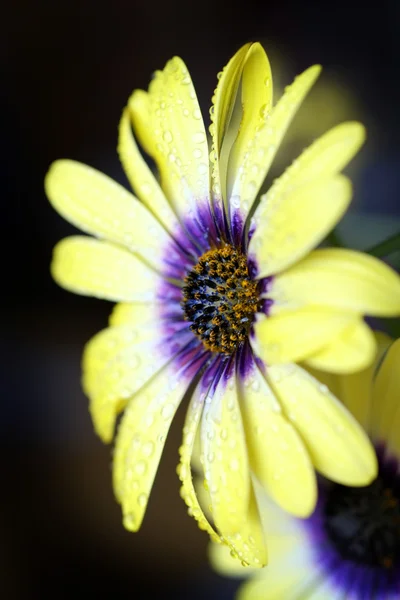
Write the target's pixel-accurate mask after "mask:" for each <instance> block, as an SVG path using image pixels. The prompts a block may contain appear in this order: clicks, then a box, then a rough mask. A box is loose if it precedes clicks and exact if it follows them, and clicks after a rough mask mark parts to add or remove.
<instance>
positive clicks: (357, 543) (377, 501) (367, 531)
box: [324, 474, 400, 569]
mask: <svg viewBox="0 0 400 600" xmlns="http://www.w3.org/2000/svg"><path fill="white" fill-rule="evenodd" d="M387 479H388V478H387V477H383V476H382V474H380V475H379V476H378V478H377V479H376V480H375V481H374V482H373V483H371V484H370V485H369V486H367V487H363V488H349V487H345V486H343V485H337V484H335V485H334V486H333V487H332V488H331V490H330V491H328V495H327V499H326V504H325V509H324V523H325V530H326V532H327V535H328V537H329V539H330V540H331V542H332V544H333V545H334V546H335V547H336V549H337V551H338V552H339V554H340V555H341V556H342V558H343V559H345V560H351V561H354V562H357V563H361V564H363V565H368V566H371V567H384V568H385V569H391V568H392V567H396V566H398V565H399V563H400V494H399V490H398V486H397V485H391V483H392V482H390V481H388V480H387ZM394 479H395V477H394V478H393V484H394V483H395V481H394Z"/></svg>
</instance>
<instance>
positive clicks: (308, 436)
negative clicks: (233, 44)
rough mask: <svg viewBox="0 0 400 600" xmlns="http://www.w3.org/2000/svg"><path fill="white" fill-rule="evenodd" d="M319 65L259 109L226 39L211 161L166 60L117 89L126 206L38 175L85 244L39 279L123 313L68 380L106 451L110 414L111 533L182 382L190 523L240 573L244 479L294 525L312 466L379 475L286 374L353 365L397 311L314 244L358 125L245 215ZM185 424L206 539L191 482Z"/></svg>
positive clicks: (250, 68)
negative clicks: (117, 509)
mask: <svg viewBox="0 0 400 600" xmlns="http://www.w3.org/2000/svg"><path fill="white" fill-rule="evenodd" d="M319 71H320V68H319V67H318V66H314V67H311V68H310V69H308V70H306V71H305V72H304V73H302V74H301V75H300V76H299V77H297V78H296V80H295V81H294V82H293V84H292V85H291V86H289V87H288V88H287V89H286V91H285V94H284V95H283V97H282V98H281V100H280V101H279V102H278V103H277V104H276V106H274V107H272V79H271V73H270V67H269V63H268V59H267V56H266V54H265V52H264V50H263V49H262V47H261V46H260V44H247V45H245V46H244V47H243V48H241V49H240V50H239V51H238V52H237V54H235V56H234V57H233V58H232V59H231V60H230V62H229V63H228V65H227V66H226V67H225V69H224V70H223V72H222V73H221V74H220V75H219V82H218V85H217V88H216V90H215V96H214V98H213V106H212V109H211V111H210V112H211V119H212V125H211V127H210V132H211V135H212V148H211V154H210V161H209V148H208V145H207V135H206V130H205V126H204V123H203V119H202V116H201V112H200V109H199V105H198V101H197V98H196V94H195V91H194V88H193V85H192V81H191V79H190V76H189V73H188V71H187V68H186V66H185V65H184V63H183V62H182V60H181V59H179V58H176V57H175V58H173V59H172V60H170V61H169V62H168V63H167V65H166V67H165V69H164V70H163V71H157V72H156V73H155V75H154V78H153V80H152V82H151V84H150V87H149V90H148V92H144V91H141V90H137V91H135V92H134V93H133V95H132V96H131V98H130V99H129V103H128V107H127V108H126V109H125V110H124V112H123V115H122V120H121V123H120V129H119V143H118V149H119V155H120V158H121V161H122V164H123V167H124V169H125V172H126V174H127V176H128V178H129V181H130V183H131V185H132V187H133V189H134V191H135V193H136V194H137V198H136V197H135V196H133V195H132V194H130V193H129V192H128V191H126V190H125V189H124V188H122V187H121V186H120V185H118V184H117V183H115V182H113V181H111V180H110V179H109V178H107V177H106V176H105V175H103V174H101V173H99V172H97V171H95V170H93V169H91V168H90V167H87V166H85V165H82V164H79V163H76V162H73V161H69V160H62V161H58V162H56V163H54V164H53V165H52V167H51V169H50V171H49V173H48V175H47V177H46V191H47V195H48V197H49V199H50V201H51V203H52V204H53V206H54V207H55V208H56V210H58V212H59V213H60V214H61V215H63V216H64V217H65V218H66V219H68V220H69V221H70V222H71V223H73V224H75V225H77V226H79V227H80V228H81V229H82V230H84V231H85V232H87V233H90V234H93V235H95V236H96V237H97V238H98V239H94V238H91V237H80V236H75V237H71V238H67V239H65V240H63V241H61V242H60V243H59V244H58V245H57V246H56V248H55V251H54V259H53V263H52V274H53V276H54V278H55V280H56V281H57V282H58V283H59V284H60V285H62V286H64V287H65V288H67V289H69V290H71V291H74V292H76V293H81V294H87V295H93V296H97V297H99V298H105V299H108V300H111V301H114V302H119V303H120V304H118V305H117V306H116V308H115V310H114V311H113V313H112V315H111V319H110V327H109V328H108V329H105V330H104V331H102V332H100V333H99V334H98V335H96V336H95V337H94V338H93V339H92V340H91V341H90V342H89V343H88V345H87V347H86V349H85V353H84V358H83V371H84V377H83V383H84V389H85V392H86V394H87V395H88V397H89V399H90V411H91V414H92V417H93V421H94V425H95V428H96V431H97V433H98V434H99V435H100V437H101V438H102V439H103V440H104V441H105V442H110V441H112V438H113V435H114V426H115V420H116V417H117V415H118V413H120V412H121V411H122V410H123V409H125V414H124V416H123V419H122V421H121V425H120V427H119V430H118V433H117V435H116V441H115V452H114V460H113V480H114V490H115V494H116V497H117V499H118V501H119V502H120V503H121V505H122V511H123V515H124V524H125V526H126V527H127V528H128V529H130V530H134V531H136V530H137V529H138V528H139V527H140V525H141V522H142V519H143V516H144V513H145V509H146V505H147V501H148V497H149V494H150V490H151V487H152V484H153V480H154V477H155V473H156V470H157V467H158V463H159V460H160V456H161V453H162V450H163V447H164V442H165V437H166V435H167V433H168V428H169V426H170V423H171V421H172V419H173V417H174V414H175V412H176V410H177V408H178V406H179V404H180V402H181V400H182V398H183V397H184V396H185V394H186V393H187V392H188V390H189V389H190V393H191V400H190V405H189V409H188V413H187V419H186V424H185V427H184V438H183V445H182V447H181V451H180V452H181V463H180V467H179V475H180V478H181V481H182V484H183V486H182V495H183V497H184V499H185V501H186V502H187V504H188V505H189V507H190V512H191V513H192V514H193V516H194V517H195V518H196V519H197V520H198V522H199V525H200V527H201V528H203V529H206V530H207V531H208V532H209V533H210V535H211V536H212V537H213V539H218V540H220V541H223V542H224V543H226V544H228V545H229V546H230V548H231V549H232V551H233V552H234V553H236V554H237V555H238V556H239V557H240V558H241V559H242V560H243V561H244V562H246V563H251V564H253V565H262V564H265V562H266V550H265V545H264V541H263V532H262V528H261V525H260V520H259V515H258V509H257V505H256V501H255V497H254V492H253V484H252V479H251V476H250V474H251V473H254V474H255V475H256V476H257V477H258V478H259V479H260V481H261V482H262V483H263V484H264V485H265V486H267V488H268V489H269V490H270V492H271V494H272V495H273V496H274V497H275V498H276V500H277V501H278V502H280V503H281V504H282V506H283V507H284V508H286V509H287V510H289V511H291V512H293V513H294V514H296V515H302V516H303V515H307V514H310V512H311V511H312V510H313V508H314V505H315V500H316V480H315V472H314V467H315V468H316V469H317V470H318V471H320V472H321V473H323V474H325V475H326V476H327V477H330V478H332V479H334V480H335V481H341V482H343V483H350V484H354V485H363V484H365V483H368V482H370V481H371V480H372V478H373V477H374V476H375V474H376V460H375V455H374V453H373V450H372V447H371V445H370V443H369V441H368V438H367V437H366V436H365V434H364V433H363V431H362V430H361V429H360V427H359V426H358V424H357V423H356V422H355V421H354V419H353V418H352V417H351V416H350V415H349V414H348V412H347V411H346V410H345V409H343V408H342V406H341V404H340V403H339V402H338V401H337V400H336V399H335V398H334V396H332V394H331V393H330V392H329V390H328V389H327V388H326V387H325V386H322V385H321V384H320V383H319V382H318V381H317V380H316V379H315V378H313V377H312V376H310V375H309V374H308V373H307V372H306V371H304V370H303V369H302V368H301V367H299V366H297V365H296V364H295V363H296V362H297V361H304V362H305V363H306V364H308V365H315V366H319V367H324V368H325V369H328V370H332V371H352V370H355V369H359V368H361V367H363V366H365V365H366V364H368V363H370V362H371V361H372V360H373V357H374V353H375V342H374V338H373V336H372V335H371V332H370V330H369V328H368V327H367V326H366V325H365V323H364V322H363V320H362V314H363V313H368V314H373V315H384V316H389V315H395V314H399V313H400V279H399V277H398V276H397V275H396V274H395V273H394V271H392V270H391V269H390V268H389V267H387V266H386V265H385V264H383V263H381V262H379V261H378V260H376V259H374V258H371V257H369V256H364V255H363V254H360V253H357V252H352V251H347V250H331V249H321V250H315V251H313V252H311V250H312V248H313V247H315V246H316V245H317V244H318V243H319V242H320V241H321V240H323V238H324V237H325V236H326V234H327V233H328V232H329V230H330V229H331V228H332V227H333V226H334V225H335V224H336V222H337V221H338V220H339V219H340V217H341V216H342V214H343V212H344V211H345V210H346V208H347V206H348V204H349V202H350V197H351V185H350V182H349V181H348V179H347V178H346V177H344V176H343V175H341V174H340V171H341V169H342V168H343V167H344V166H345V165H346V164H347V163H348V162H349V160H350V159H351V158H352V157H353V156H354V154H355V153H356V152H357V150H358V149H359V147H360V145H361V144H362V142H363V140H364V129H363V127H362V126H361V125H360V124H358V123H345V124H343V125H340V126H338V127H335V128H334V129H332V130H331V131H329V132H328V133H327V134H326V135H324V136H323V137H322V138H320V139H319V140H318V141H316V142H314V143H313V144H312V145H311V146H310V148H308V149H307V150H306V151H305V152H304V153H303V154H302V155H301V157H300V158H299V159H298V160H297V161H295V163H294V164H293V165H292V166H291V167H290V168H289V169H288V170H287V171H286V172H285V173H284V175H283V176H282V177H281V178H280V179H279V180H278V181H276V182H275V183H274V184H273V185H272V187H271V189H270V190H269V192H268V193H267V194H266V195H265V196H262V197H261V199H260V202H259V204H258V206H257V207H256V209H255V211H254V215H253V216H252V217H251V215H252V212H251V211H252V208H253V204H254V201H255V199H256V196H257V192H258V190H259V188H260V186H261V184H262V182H263V180H264V178H265V176H266V173H267V171H268V168H269V166H270V164H271V162H272V159H273V158H274V156H275V153H276V151H277V148H278V145H279V143H280V141H281V140H282V138H283V136H284V133H285V131H286V129H287V127H288V125H289V123H290V121H291V119H292V117H293V115H294V113H295V111H296V109H297V108H298V106H299V105H300V103H301V101H302V100H303V98H304V96H305V95H306V93H307V91H308V90H309V88H310V87H311V86H312V84H313V83H314V81H315V79H316V78H317V76H318V74H319ZM239 90H240V94H241V108H240V105H238V102H237V97H238V94H239ZM131 125H133V129H134V131H135V134H136V137H137V138H138V140H139V141H140V143H141V145H142V147H143V149H144V150H145V152H146V153H147V154H148V155H149V156H150V157H152V158H153V159H154V161H155V163H156V165H157V168H158V171H159V173H160V178H161V185H159V184H158V182H157V180H156V179H155V178H154V176H153V174H152V172H151V170H150V168H149V167H148V165H147V163H146V162H145V160H144V159H143V157H142V155H141V154H140V152H139V150H138V147H137V145H136V141H135V138H134V136H133V133H132V129H131ZM210 180H211V186H210ZM138 199H139V200H140V201H139V200H138ZM250 217H251V218H250ZM192 384H193V386H192ZM198 429H199V430H200V435H201V458H202V461H203V465H204V471H205V477H206V482H207V485H208V489H209V491H210V498H211V504H212V514H213V520H214V524H215V529H213V528H212V526H211V525H210V524H209V523H208V521H207V520H206V518H205V516H204V515H203V513H202V511H201V509H200V506H199V503H198V499H197V497H196V494H195V491H194V488H193V484H192V477H191V471H190V460H191V455H192V448H193V443H194V439H195V436H196V432H197V430H198ZM293 488H295V489H296V493H295V494H293Z"/></svg>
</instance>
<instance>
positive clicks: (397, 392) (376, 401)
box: [371, 339, 400, 456]
mask: <svg viewBox="0 0 400 600" xmlns="http://www.w3.org/2000/svg"><path fill="white" fill-rule="evenodd" d="M399 397H400V339H398V340H397V341H396V342H394V343H393V344H392V345H391V346H390V348H389V350H388V351H387V354H386V355H385V357H384V359H383V362H382V364H381V366H380V368H379V370H378V373H377V376H376V379H375V381H374V385H373V391H372V415H371V434H372V437H373V439H374V440H376V441H377V442H382V441H384V442H385V443H386V444H387V447H388V449H389V450H390V451H391V452H393V453H394V454H395V455H396V456H400V404H399Z"/></svg>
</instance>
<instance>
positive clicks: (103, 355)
mask: <svg viewBox="0 0 400 600" xmlns="http://www.w3.org/2000/svg"><path fill="white" fill-rule="evenodd" d="M139 315H140V313H139V314H138V315H137V316H139ZM155 319H156V316H155ZM189 335H190V334H188V333H187V334H186V335H185V334H183V335H176V336H175V340H174V351H173V352H172V351H169V350H168V347H170V346H171V340H167V339H166V338H165V335H163V333H162V331H161V329H160V327H159V324H158V323H157V321H155V322H154V320H153V322H152V323H147V324H146V323H145V322H143V323H141V322H140V321H139V320H138V321H136V323H134V322H131V323H130V324H129V325H121V326H119V327H111V328H108V329H105V330H103V331H101V332H100V333H98V334H97V335H95V336H94V337H93V338H92V339H91V340H90V341H89V343H88V344H87V345H86V347H85V351H84V355H83V361H82V362H83V364H82V368H83V388H84V391H85V393H86V394H87V396H88V397H89V398H90V412H91V414H92V418H93V422H94V426H95V429H96V432H97V434H98V435H99V436H100V437H101V438H102V440H103V441H104V442H110V441H111V439H112V436H113V432H114V425H115V419H116V416H117V414H118V413H119V412H120V411H121V410H122V409H123V408H124V407H125V405H126V403H127V401H128V399H129V398H130V397H131V396H132V395H134V394H135V393H136V392H137V391H138V390H140V389H141V388H142V387H143V386H144V385H145V384H146V383H147V381H149V379H151V378H152V377H153V376H154V375H155V374H156V373H157V372H158V371H159V370H160V369H161V368H162V367H163V366H164V365H165V364H166V363H167V362H168V361H169V360H170V358H171V356H173V355H175V354H176V353H177V352H178V350H180V349H181V348H182V347H183V346H184V345H185V344H186V343H187V342H188V339H189Z"/></svg>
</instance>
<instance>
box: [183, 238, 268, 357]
mask: <svg viewBox="0 0 400 600" xmlns="http://www.w3.org/2000/svg"><path fill="white" fill-rule="evenodd" d="M182 292H183V301H182V307H183V311H184V315H185V319H187V320H188V321H191V326H190V329H191V330H192V331H193V333H195V334H196V335H197V337H198V338H200V340H201V341H202V342H203V344H204V346H205V348H206V349H207V350H211V352H220V353H223V354H233V352H235V351H236V350H237V349H238V347H239V346H240V345H241V344H243V342H245V341H246V339H247V337H248V335H249V331H250V328H251V324H252V322H253V319H254V315H255V313H256V311H257V310H258V309H259V307H260V298H259V290H258V283H257V282H256V281H254V280H253V279H252V278H251V277H250V274H249V268H248V263H247V258H246V256H245V255H244V254H243V253H241V252H240V251H239V250H238V249H237V248H234V247H233V246H231V245H229V244H226V245H224V246H223V247H222V248H216V249H212V250H208V251H207V252H205V253H204V254H203V255H202V256H201V257H200V259H199V261H198V263H197V264H196V266H195V267H193V269H192V270H191V271H190V273H189V274H188V275H187V276H186V278H185V285H184V287H183V289H182Z"/></svg>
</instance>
